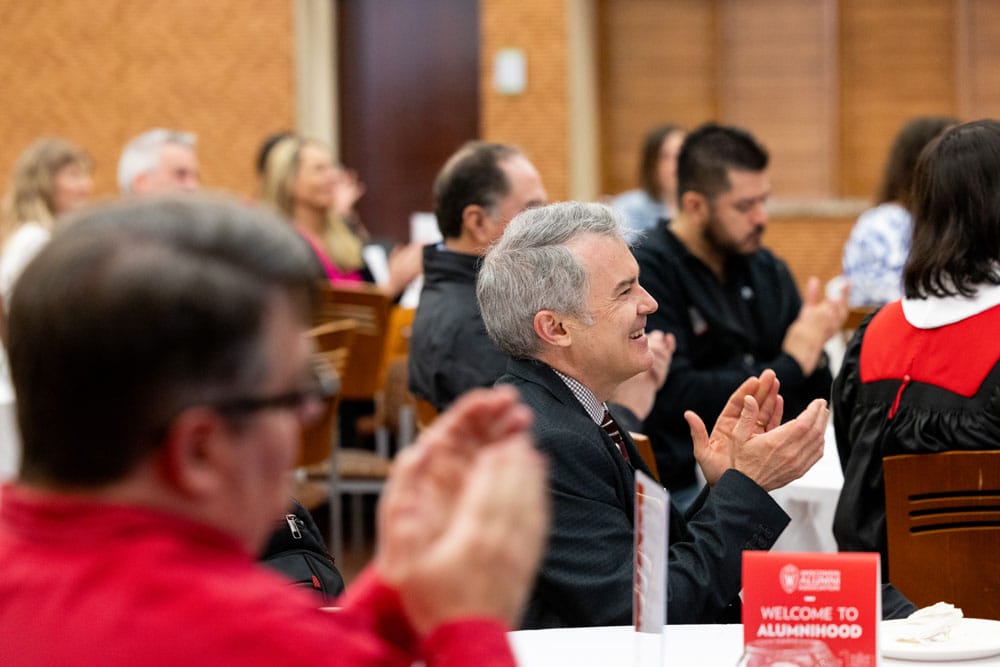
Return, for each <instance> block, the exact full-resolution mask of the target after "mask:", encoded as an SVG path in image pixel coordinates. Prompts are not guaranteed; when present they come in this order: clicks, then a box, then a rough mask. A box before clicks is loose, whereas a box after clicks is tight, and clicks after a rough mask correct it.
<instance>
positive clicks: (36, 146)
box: [0, 137, 94, 304]
mask: <svg viewBox="0 0 1000 667" xmlns="http://www.w3.org/2000/svg"><path fill="white" fill-rule="evenodd" d="M91 170H92V162H91V159H90V156H88V155H87V153H86V152H85V151H84V150H83V149H81V148H80V147H78V146H76V145H75V144H73V143H71V142H69V141H66V140H65V139H60V138H57V137H50V138H46V139H39V140H38V141H36V142H35V143H33V144H31V145H30V146H29V147H28V148H27V149H26V150H25V151H24V152H23V153H22V154H21V155H20V157H18V159H17V161H16V162H15V163H14V168H13V170H12V171H11V176H10V182H9V184H8V186H7V191H6V192H5V193H4V196H3V201H2V204H0V233H2V236H3V251H2V254H0V296H2V297H3V301H4V303H5V304H6V303H9V302H10V295H11V293H12V292H13V288H14V283H15V282H16V281H17V278H18V276H20V275H21V271H22V270H23V269H24V267H25V266H27V265H28V263H29V262H30V261H31V260H32V259H33V258H34V256H35V255H36V254H37V253H38V251H39V250H41V249H42V247H43V246H44V245H45V244H46V243H48V241H49V238H50V237H51V235H52V229H53V227H54V226H55V221H56V218H58V217H59V216H60V215H62V214H64V213H67V212H69V211H72V210H74V209H76V208H79V207H80V206H83V205H84V204H86V203H87V201H89V200H90V196H91V194H92V192H93V185H94V184H93V181H92V180H91Z"/></svg>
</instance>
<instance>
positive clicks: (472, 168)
mask: <svg viewBox="0 0 1000 667" xmlns="http://www.w3.org/2000/svg"><path fill="white" fill-rule="evenodd" d="M547 198H548V195H547V194H546V193H545V188H544V187H543V186H542V179H541V176H539V175H538V171H537V170H536V169H535V167H534V165H532V164H531V162H530V161H529V160H528V158H526V157H525V156H524V155H523V154H522V153H521V152H520V151H518V150H517V149H516V148H513V147H511V146H505V145H503V144H491V143H485V142H478V141H477V142H470V143H468V144H466V145H465V146H463V147H462V148H461V149H459V150H458V152H456V153H455V154H454V155H453V156H452V157H451V158H450V159H449V160H448V162H446V163H445V165H444V167H443V168H442V169H441V172H440V173H439V174H438V176H437V178H436V179H435V181H434V212H435V214H436V215H437V219H438V226H439V227H440V228H441V235H442V236H443V237H444V241H443V242H442V243H439V244H437V245H429V246H427V247H426V248H424V289H423V291H422V292H421V294H420V305H419V307H418V308H417V315H416V318H415V320H414V322H413V333H412V337H411V339H410V367H409V373H410V374H409V385H410V391H411V392H413V393H414V394H415V395H416V396H418V397H420V398H423V399H425V400H427V401H430V402H431V403H433V404H434V407H435V408H437V409H438V410H443V409H444V408H446V407H447V406H448V405H449V404H450V403H451V402H452V401H454V400H455V399H456V398H457V397H458V396H460V395H462V394H464V393H465V392H467V391H469V390H470V389H475V388H476V387H489V386H492V385H493V383H494V382H495V381H496V379H497V378H498V377H500V375H501V374H502V373H503V369H504V368H505V367H506V365H507V357H506V355H504V354H503V353H502V352H500V350H498V349H497V347H496V346H495V345H494V344H493V341H491V340H490V339H489V337H488V336H487V335H486V329H485V328H484V327H483V320H482V318H481V317H480V315H479V306H478V305H477V304H476V273H477V272H478V270H479V263H480V257H481V256H482V255H483V254H484V253H485V252H486V249H487V248H488V247H489V245H490V244H491V243H493V241H495V240H496V239H498V238H499V237H500V235H501V234H503V230H504V227H505V226H506V225H507V222H509V221H510V219H511V218H513V217H514V216H515V215H517V214H518V213H520V212H521V211H523V210H524V209H526V208H529V207H532V206H541V205H543V204H545V202H546V200H547Z"/></svg>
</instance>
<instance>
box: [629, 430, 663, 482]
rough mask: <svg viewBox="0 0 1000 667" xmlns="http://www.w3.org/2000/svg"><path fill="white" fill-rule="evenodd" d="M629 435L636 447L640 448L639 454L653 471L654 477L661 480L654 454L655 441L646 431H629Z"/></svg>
mask: <svg viewBox="0 0 1000 667" xmlns="http://www.w3.org/2000/svg"><path fill="white" fill-rule="evenodd" d="M629 435H630V436H632V442H634V443H635V448H636V449H638V450H639V456H641V457H642V462H643V463H645V464H646V467H647V468H649V471H650V472H651V473H653V479H655V480H656V481H657V482H659V481H660V469H659V468H658V467H657V465H656V455H655V454H653V443H651V442H650V441H649V436H648V435H646V434H645V433H636V432H634V431H629Z"/></svg>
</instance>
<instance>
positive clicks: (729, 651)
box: [509, 625, 1000, 667]
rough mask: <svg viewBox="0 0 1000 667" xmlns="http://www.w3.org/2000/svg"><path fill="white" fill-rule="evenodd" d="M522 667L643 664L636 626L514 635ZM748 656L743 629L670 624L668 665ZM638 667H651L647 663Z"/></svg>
mask: <svg viewBox="0 0 1000 667" xmlns="http://www.w3.org/2000/svg"><path fill="white" fill-rule="evenodd" d="M509 637H510V642H511V645H512V646H513V648H514V654H515V655H516V656H517V659H518V664H519V665H521V666H522V667H554V666H556V665H572V666H573V667H629V666H631V665H637V664H638V663H636V661H635V656H636V652H637V651H636V633H635V632H634V631H633V630H632V627H631V626H624V627H613V628H571V629H561V630H522V631H519V632H512V633H510V635H509ZM742 652H743V626H742V625H668V626H667V632H666V640H665V643H664V660H663V662H662V663H661V665H667V666H669V667H691V666H694V667H734V666H735V665H736V663H737V661H738V660H739V659H740V655H741V654H742ZM882 665H883V666H884V667H903V666H904V665H909V666H910V667H918V666H919V665H952V666H953V667H959V666H961V667H1000V656H993V657H990V658H980V659H978V660H963V661H961V662H910V661H906V660H891V659H888V658H885V659H883V660H882ZM638 667H649V666H648V663H643V664H641V665H639V666H638Z"/></svg>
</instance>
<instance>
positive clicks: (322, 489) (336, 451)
mask: <svg viewBox="0 0 1000 667" xmlns="http://www.w3.org/2000/svg"><path fill="white" fill-rule="evenodd" d="M356 331H357V323H356V322H355V321H354V320H336V321H333V322H327V323H326V324H321V325H319V326H317V327H314V328H313V329H311V330H310V332H309V335H310V336H311V337H312V338H313V340H314V341H315V345H316V354H317V355H318V356H320V357H322V358H323V359H324V361H326V362H327V363H328V364H330V365H331V366H332V367H333V369H334V370H335V371H337V373H338V375H340V374H342V373H344V370H345V368H346V367H347V365H348V363H349V359H350V354H351V351H352V349H353V347H352V343H353V340H354V336H355V333H356ZM341 377H342V375H341ZM339 402H340V396H339V395H337V396H332V397H330V398H329V399H328V401H327V405H326V408H325V410H324V413H323V415H322V417H321V418H320V419H319V420H317V421H316V422H314V423H312V424H310V425H308V426H306V427H305V428H303V429H302V435H301V445H302V446H301V448H300V452H299V467H298V470H297V473H296V482H297V484H296V490H295V495H296V497H297V498H298V499H299V502H301V503H302V504H303V505H305V506H306V507H308V508H310V509H313V508H315V507H317V506H319V505H320V504H321V503H322V502H323V501H324V500H325V501H328V502H329V506H330V541H331V551H332V552H333V554H334V558H335V559H339V558H341V557H342V555H343V526H342V524H341V520H340V516H341V495H342V494H352V495H354V496H355V497H353V498H352V503H351V511H352V522H353V525H354V530H355V540H354V547H355V551H356V552H357V551H359V550H360V548H361V546H360V544H361V539H362V536H361V526H362V520H361V515H362V507H361V502H360V498H359V497H357V496H358V495H359V494H362V493H378V492H380V491H381V490H382V487H383V486H384V484H385V480H386V478H387V477H388V475H389V468H390V463H389V461H388V460H387V459H386V458H384V457H381V456H379V455H377V454H376V453H375V452H371V451H368V450H359V449H341V448H340V447H338V444H339V442H338V428H337V413H338V411H337V407H338V406H339Z"/></svg>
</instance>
